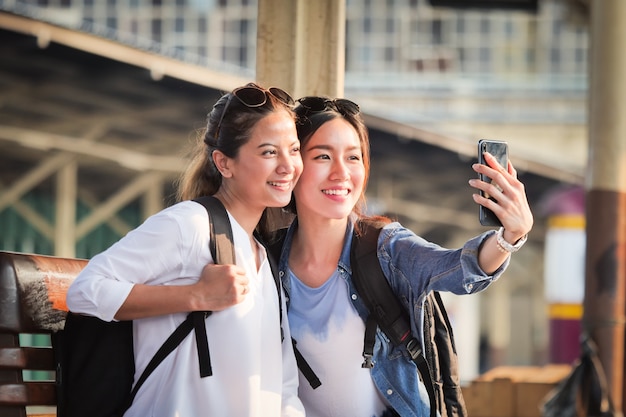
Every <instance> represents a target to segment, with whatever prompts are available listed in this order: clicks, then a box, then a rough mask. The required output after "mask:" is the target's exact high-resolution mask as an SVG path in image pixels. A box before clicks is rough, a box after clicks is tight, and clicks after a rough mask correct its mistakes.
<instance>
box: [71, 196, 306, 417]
mask: <svg viewBox="0 0 626 417" xmlns="http://www.w3.org/2000/svg"><path fill="white" fill-rule="evenodd" d="M229 218H230V222H231V226H232V230H233V237H234V245H235V248H236V250H235V253H236V258H237V265H239V266H241V267H243V268H245V270H246V272H247V274H248V277H249V279H250V285H249V293H248V294H247V296H246V299H245V300H244V301H243V302H242V303H240V304H237V305H235V306H233V307H230V308H227V309H225V310H223V311H219V312H215V313H213V314H212V315H211V316H210V317H209V318H208V319H207V320H206V321H205V322H206V328H207V335H208V340H209V350H210V354H211V364H212V367H213V375H212V376H210V377H206V378H200V376H199V370H198V354H197V348H196V343H195V336H194V335H193V332H192V334H190V335H189V336H188V337H187V338H186V339H185V340H183V342H182V343H181V344H180V345H179V346H178V347H177V348H176V350H174V352H172V354H170V355H169V356H168V357H167V358H166V359H165V360H164V361H163V362H162V363H161V364H160V365H159V366H158V367H157V369H156V370H155V371H154V372H153V373H152V375H150V377H149V378H148V379H147V380H146V382H145V383H144V385H143V386H142V387H141V389H140V390H139V392H138V393H137V396H136V397H135V401H134V402H133V404H132V406H131V408H130V409H129V410H128V411H127V412H126V414H125V417H199V416H219V417H222V416H232V417H239V416H241V417H271V416H290V417H291V416H294V417H295V416H304V409H303V407H302V404H301V402H300V400H299V399H298V398H297V388H298V369H297V366H296V362H295V359H294V355H293V349H292V344H291V342H290V340H291V336H290V333H289V325H288V323H287V320H288V319H287V314H286V312H285V306H284V301H283V305H282V306H280V307H279V305H278V294H277V291H276V286H275V283H274V278H273V277H272V272H271V268H270V266H269V263H268V260H267V256H266V254H265V250H264V249H263V247H262V246H260V245H257V248H254V249H253V248H252V246H251V244H250V240H249V239H248V235H247V234H246V232H245V231H244V230H243V229H242V227H241V226H240V225H239V224H238V223H237V221H236V220H235V219H234V218H233V217H232V216H231V215H230V213H229ZM253 250H258V251H259V254H260V255H261V259H263V262H262V264H261V267H260V268H259V270H258V271H257V269H256V267H255V262H254V259H255V254H254V252H253ZM208 263H213V259H212V257H211V253H210V251H209V222H208V216H207V212H206V210H205V208H204V207H203V206H202V205H200V204H197V203H194V202H191V201H187V202H182V203H178V204H176V205H174V206H171V207H169V208H166V209H165V210H162V211H161V212H159V213H157V214H155V215H154V216H152V217H150V218H149V219H148V220H146V222H145V223H144V224H142V225H141V226H139V227H138V228H137V229H135V230H133V231H131V232H130V233H128V235H127V236H125V237H124V238H122V239H121V240H120V241H119V242H117V243H115V244H114V245H113V246H111V247H110V248H109V249H107V250H106V251H104V252H103V253H101V254H99V255H96V256H95V257H93V258H92V259H91V261H90V262H89V263H88V265H87V266H86V267H85V269H84V270H83V271H82V272H81V273H80V274H79V275H78V277H77V278H76V280H75V281H74V282H73V283H72V285H71V286H70V288H69V290H68V294H67V304H68V307H69V309H70V310H71V311H73V312H77V313H84V314H90V315H94V316H97V317H99V318H101V319H103V320H108V321H110V320H113V317H114V316H115V314H116V312H117V311H118V309H119V308H120V306H121V305H122V304H123V302H124V300H125V299H126V297H127V296H128V294H129V293H130V291H131V289H132V286H133V285H134V284H135V283H141V284H149V285H185V284H191V283H194V282H196V281H197V280H198V277H199V276H200V274H201V272H202V269H203V267H204V266H205V265H206V264H208ZM283 300H284V297H283ZM279 308H282V309H283V313H282V320H283V323H282V328H283V330H284V336H285V338H284V340H285V341H284V342H282V343H281V330H280V327H279ZM186 315H187V314H186V313H181V314H172V315H165V316H158V317H151V318H146V319H138V320H134V321H133V329H134V347H135V366H136V372H135V380H136V379H137V378H139V376H140V375H141V373H142V372H143V370H144V368H145V366H146V365H147V363H148V362H149V361H150V359H151V358H152V356H153V355H154V353H155V352H156V351H157V349H158V348H159V347H160V346H161V345H162V344H163V342H164V341H165V340H166V339H167V337H168V336H169V335H170V334H171V333H172V332H173V331H174V330H175V329H176V327H177V326H178V325H179V324H180V323H181V322H182V321H183V320H184V319H185V317H186Z"/></svg>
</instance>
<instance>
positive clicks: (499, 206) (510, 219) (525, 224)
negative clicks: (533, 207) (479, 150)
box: [469, 153, 533, 244]
mask: <svg viewBox="0 0 626 417" xmlns="http://www.w3.org/2000/svg"><path fill="white" fill-rule="evenodd" d="M485 161H486V162H487V164H489V166H487V165H481V164H474V165H473V166H472V168H473V169H474V171H476V172H477V173H479V174H483V175H486V176H488V177H489V178H491V179H492V182H491V183H488V182H485V181H481V180H480V179H471V180H470V181H469V183H470V185H471V186H472V187H474V188H476V189H478V190H482V191H483V192H485V193H487V194H488V195H490V196H491V197H492V198H493V199H494V200H495V201H493V200H491V199H488V198H485V197H483V196H481V195H480V193H477V194H474V195H473V198H474V201H475V202H476V203H478V204H480V205H482V206H483V207H485V208H488V209H489V210H491V211H493V213H494V214H495V215H496V217H497V218H498V219H500V222H501V223H502V226H503V227H504V238H505V240H506V241H507V242H509V243H511V244H514V243H515V242H517V241H518V240H519V239H521V238H522V237H524V236H526V235H527V234H528V232H530V230H531V229H532V226H533V215H532V212H531V211H530V207H529V205H528V199H527V197H526V190H525V188H524V184H523V183H522V182H520V181H519V180H518V179H517V171H516V170H515V168H514V167H513V164H511V161H509V162H508V167H507V169H505V168H504V167H502V166H500V165H499V164H498V162H497V161H496V159H495V158H494V157H493V155H491V154H489V153H485Z"/></svg>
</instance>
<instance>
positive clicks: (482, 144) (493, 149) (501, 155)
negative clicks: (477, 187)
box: [478, 139, 509, 226]
mask: <svg viewBox="0 0 626 417" xmlns="http://www.w3.org/2000/svg"><path fill="white" fill-rule="evenodd" d="M483 152H489V153H490V154H492V155H493V156H495V157H496V159H497V160H498V163H499V164H500V165H502V166H503V167H504V168H505V169H506V167H507V165H508V160H509V152H508V144H507V143H506V142H503V141H499V140H486V139H481V140H479V141H478V162H479V163H480V164H483V165H487V163H486V162H485V159H484V157H483ZM479 177H480V179H481V180H483V181H485V182H490V181H491V178H489V177H487V176H486V175H483V174H480V175H479ZM480 194H481V195H482V196H483V197H487V198H490V199H491V200H493V201H495V200H494V199H493V197H491V196H489V195H486V194H485V193H484V192H483V191H481V193H480ZM478 219H479V221H480V224H481V225H483V226H502V223H501V222H500V220H499V219H498V218H497V217H496V215H495V214H493V212H492V211H491V210H489V209H487V208H485V207H483V206H479V211H478Z"/></svg>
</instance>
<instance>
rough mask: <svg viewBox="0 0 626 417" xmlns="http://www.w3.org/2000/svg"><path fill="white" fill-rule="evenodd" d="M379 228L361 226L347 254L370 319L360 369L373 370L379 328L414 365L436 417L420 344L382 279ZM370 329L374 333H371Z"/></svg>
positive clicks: (400, 307)
mask: <svg viewBox="0 0 626 417" xmlns="http://www.w3.org/2000/svg"><path fill="white" fill-rule="evenodd" d="M379 234H380V227H379V226H375V225H373V224H370V223H367V222H361V223H360V233H354V235H353V238H352V248H351V251H350V264H351V267H352V282H353V283H354V286H355V288H356V290H357V292H358V293H359V295H360V296H361V298H362V299H363V302H364V303H365V306H366V307H367V308H368V310H369V312H370V315H369V316H368V319H367V321H366V323H365V328H366V331H365V340H364V346H363V357H364V362H363V367H371V366H374V364H373V362H372V361H371V357H372V354H373V352H374V341H375V340H374V339H375V337H374V335H375V325H378V326H379V327H380V328H381V330H382V331H383V332H385V334H386V335H387V337H388V338H389V339H390V340H391V342H392V343H393V344H394V345H395V346H400V345H403V346H404V347H405V348H406V350H407V352H408V353H409V355H410V356H411V359H412V360H413V362H415V364H416V365H417V369H418V371H419V373H420V375H421V377H422V381H423V382H424V385H425V387H426V390H427V391H428V398H429V400H430V415H431V417H436V416H437V403H436V398H435V389H434V387H433V380H432V376H431V373H430V369H429V368H428V363H427V362H426V359H425V358H424V355H423V352H422V348H421V346H420V343H419V341H418V340H417V339H416V338H415V337H413V335H412V334H411V326H410V319H409V315H408V313H407V312H406V311H405V310H404V309H403V308H402V305H401V304H400V302H399V301H398V298H397V297H396V295H395V294H394V292H393V290H392V289H391V286H390V285H389V282H388V281H387V278H386V277H385V275H384V273H383V270H382V268H381V267H380V262H379V261H378V254H377V243H378V235H379ZM372 328H373V329H372Z"/></svg>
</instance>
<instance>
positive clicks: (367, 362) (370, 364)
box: [361, 353, 374, 368]
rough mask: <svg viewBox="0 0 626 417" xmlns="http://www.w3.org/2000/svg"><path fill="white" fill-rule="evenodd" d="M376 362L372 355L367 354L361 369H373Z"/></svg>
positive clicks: (364, 355)
mask: <svg viewBox="0 0 626 417" xmlns="http://www.w3.org/2000/svg"><path fill="white" fill-rule="evenodd" d="M373 367H374V361H373V360H372V355H368V354H367V353H364V354H363V363H362V364H361V368H373Z"/></svg>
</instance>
